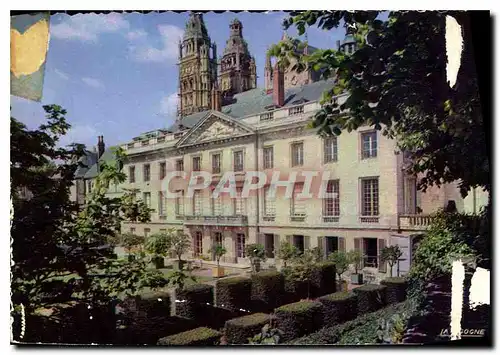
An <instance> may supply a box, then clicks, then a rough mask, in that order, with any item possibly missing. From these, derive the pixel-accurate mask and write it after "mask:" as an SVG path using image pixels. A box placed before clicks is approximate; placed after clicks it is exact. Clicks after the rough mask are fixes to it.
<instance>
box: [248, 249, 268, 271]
mask: <svg viewBox="0 0 500 355" xmlns="http://www.w3.org/2000/svg"><path fill="white" fill-rule="evenodd" d="M245 255H246V257H247V258H249V259H250V263H251V264H252V271H253V272H256V271H257V268H256V264H258V263H260V262H261V261H266V259H267V258H266V249H265V247H264V246H263V245H262V244H248V245H247V246H246V247H245Z"/></svg>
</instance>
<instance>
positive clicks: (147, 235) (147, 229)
mask: <svg viewBox="0 0 500 355" xmlns="http://www.w3.org/2000/svg"><path fill="white" fill-rule="evenodd" d="M149 233H151V229H149V228H144V237H145V238H147V237H149Z"/></svg>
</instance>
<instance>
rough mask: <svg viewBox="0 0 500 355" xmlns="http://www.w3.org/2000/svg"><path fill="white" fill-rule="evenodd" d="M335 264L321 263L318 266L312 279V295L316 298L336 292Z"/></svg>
mask: <svg viewBox="0 0 500 355" xmlns="http://www.w3.org/2000/svg"><path fill="white" fill-rule="evenodd" d="M335 289H336V287H335V264H334V263H332V262H320V263H318V264H317V265H316V267H315V270H314V271H313V273H312V278H311V294H312V295H313V296H315V297H319V296H323V295H327V294H330V293H334V292H335Z"/></svg>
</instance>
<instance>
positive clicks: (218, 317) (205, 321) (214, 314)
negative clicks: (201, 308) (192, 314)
mask: <svg viewBox="0 0 500 355" xmlns="http://www.w3.org/2000/svg"><path fill="white" fill-rule="evenodd" d="M246 315H248V312H243V311H239V310H230V309H226V308H220V307H214V306H206V312H205V316H204V317H202V318H201V319H198V324H200V326H201V325H203V326H207V327H209V328H213V329H223V328H224V326H225V324H226V322H227V321H228V320H231V319H234V318H239V317H243V316H246Z"/></svg>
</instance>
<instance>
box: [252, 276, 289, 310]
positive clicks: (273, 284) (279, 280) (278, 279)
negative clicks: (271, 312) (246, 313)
mask: <svg viewBox="0 0 500 355" xmlns="http://www.w3.org/2000/svg"><path fill="white" fill-rule="evenodd" d="M251 280H252V300H254V301H258V302H261V303H263V305H264V307H265V308H269V309H274V308H276V307H278V306H279V305H280V303H281V301H282V300H283V296H284V293H285V278H284V276H283V275H282V274H281V273H279V272H277V271H261V272H258V273H255V274H252V277H251Z"/></svg>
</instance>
